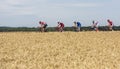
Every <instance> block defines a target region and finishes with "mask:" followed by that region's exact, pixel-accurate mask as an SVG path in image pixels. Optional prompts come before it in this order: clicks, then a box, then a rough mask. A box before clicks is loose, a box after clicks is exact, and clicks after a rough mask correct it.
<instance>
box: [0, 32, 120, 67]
mask: <svg viewBox="0 0 120 69" xmlns="http://www.w3.org/2000/svg"><path fill="white" fill-rule="evenodd" d="M0 69H120V32H119V31H111V32H62V33H60V32H48V33H40V32H1V33H0Z"/></svg>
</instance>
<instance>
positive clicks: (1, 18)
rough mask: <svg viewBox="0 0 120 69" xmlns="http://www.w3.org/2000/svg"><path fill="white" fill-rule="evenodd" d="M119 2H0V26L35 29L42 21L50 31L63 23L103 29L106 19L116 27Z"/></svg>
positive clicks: (52, 0)
mask: <svg viewBox="0 0 120 69" xmlns="http://www.w3.org/2000/svg"><path fill="white" fill-rule="evenodd" d="M119 13H120V0H0V26H10V27H38V26H39V21H44V22H46V23H47V24H48V26H50V27H54V26H57V22H58V21H60V22H63V23H64V24H65V26H72V25H73V22H74V21H79V22H81V24H82V26H91V24H92V21H93V20H95V21H98V22H99V26H105V25H107V19H110V20H112V21H113V23H114V25H117V26H119V25H120V19H119V18H120V14H119Z"/></svg>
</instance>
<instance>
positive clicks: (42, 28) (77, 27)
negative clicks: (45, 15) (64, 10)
mask: <svg viewBox="0 0 120 69" xmlns="http://www.w3.org/2000/svg"><path fill="white" fill-rule="evenodd" d="M107 22H108V28H109V30H111V31H113V22H112V21H111V20H110V19H108V20H107ZM57 23H58V25H57V27H56V31H58V32H63V31H64V27H65V25H64V23H62V22H57ZM73 23H74V25H73V26H72V27H73V28H74V30H75V31H77V32H79V31H80V30H81V23H80V22H78V21H74V22H73ZM92 23H93V24H92V26H91V28H92V29H93V30H95V31H99V30H98V21H93V22H92ZM39 24H40V31H41V32H46V28H47V26H48V25H47V23H46V22H43V21H40V22H39Z"/></svg>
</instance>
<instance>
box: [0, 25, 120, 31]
mask: <svg viewBox="0 0 120 69" xmlns="http://www.w3.org/2000/svg"><path fill="white" fill-rule="evenodd" d="M98 29H99V31H109V29H108V27H107V26H99V27H98ZM92 30H93V29H92V28H91V26H88V27H81V31H92ZM113 30H115V31H120V26H114V27H113ZM17 31H23V32H24V31H25V32H26V31H28V32H30V31H40V29H39V28H35V27H0V32H17ZM47 31H48V32H55V31H56V28H55V27H48V28H47ZM64 31H74V28H73V27H65V28H64Z"/></svg>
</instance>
